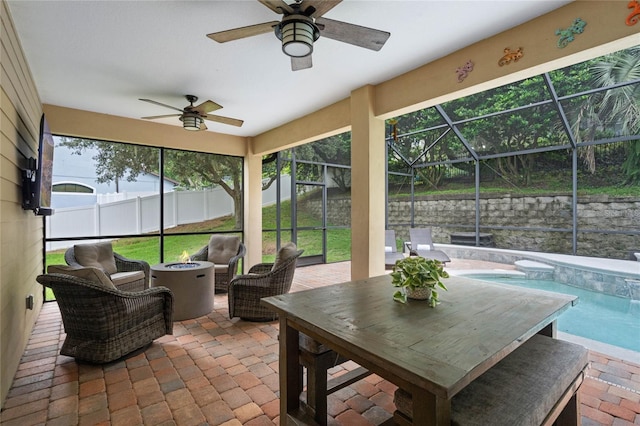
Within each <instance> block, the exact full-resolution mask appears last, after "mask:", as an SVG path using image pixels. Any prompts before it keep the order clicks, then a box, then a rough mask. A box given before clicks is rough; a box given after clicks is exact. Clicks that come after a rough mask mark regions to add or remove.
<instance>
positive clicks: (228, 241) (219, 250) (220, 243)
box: [207, 235, 240, 264]
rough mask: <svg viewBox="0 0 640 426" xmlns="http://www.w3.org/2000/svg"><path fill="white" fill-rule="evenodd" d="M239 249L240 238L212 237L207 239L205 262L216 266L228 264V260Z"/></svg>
mask: <svg viewBox="0 0 640 426" xmlns="http://www.w3.org/2000/svg"><path fill="white" fill-rule="evenodd" d="M239 248H240V238H238V237H236V236H234V235H212V236H211V238H209V247H208V250H209V253H208V257H207V260H208V261H209V262H213V263H216V264H217V263H222V264H228V263H229V260H230V259H231V258H232V257H233V256H235V255H236V254H238V249H239Z"/></svg>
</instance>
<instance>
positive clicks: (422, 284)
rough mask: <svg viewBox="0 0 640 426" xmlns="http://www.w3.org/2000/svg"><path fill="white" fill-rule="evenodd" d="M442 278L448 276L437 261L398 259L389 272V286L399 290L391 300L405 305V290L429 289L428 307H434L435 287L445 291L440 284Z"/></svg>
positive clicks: (414, 258)
mask: <svg viewBox="0 0 640 426" xmlns="http://www.w3.org/2000/svg"><path fill="white" fill-rule="evenodd" d="M443 278H449V274H448V273H447V271H445V270H444V265H443V264H442V262H440V261H439V260H434V259H425V258H424V257H420V256H410V257H406V258H404V259H400V260H398V261H397V262H396V263H395V265H393V270H392V272H391V284H393V286H394V287H400V288H401V290H398V291H396V292H395V293H394V294H393V300H395V301H397V302H401V303H406V302H407V290H415V289H418V288H430V289H431V298H430V299H429V306H431V307H435V306H436V305H437V304H438V303H439V299H438V292H437V291H436V287H439V288H441V289H443V290H447V287H446V286H445V285H444V283H443V282H442V279H443Z"/></svg>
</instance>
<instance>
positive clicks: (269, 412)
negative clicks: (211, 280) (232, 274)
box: [0, 259, 640, 426]
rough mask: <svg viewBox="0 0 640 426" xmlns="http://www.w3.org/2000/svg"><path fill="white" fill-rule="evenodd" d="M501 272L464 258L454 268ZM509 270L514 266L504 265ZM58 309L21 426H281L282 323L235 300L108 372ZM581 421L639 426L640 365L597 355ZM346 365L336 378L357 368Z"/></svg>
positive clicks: (363, 399)
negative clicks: (67, 343) (64, 350)
mask: <svg viewBox="0 0 640 426" xmlns="http://www.w3.org/2000/svg"><path fill="white" fill-rule="evenodd" d="M487 266H488V267H492V266H494V265H487V264H486V263H483V264H482V265H479V264H478V263H474V262H472V261H471V262H470V261H458V260H456V259H454V260H453V262H452V263H451V264H450V265H449V266H448V267H449V268H452V267H455V268H472V269H481V268H482V267H487ZM498 267H500V268H503V269H504V268H509V266H508V265H498ZM349 274H350V264H349V263H348V262H344V263H337V264H332V265H318V266H307V267H303V268H298V269H297V271H296V277H295V280H294V286H293V289H292V291H298V290H302V289H306V288H313V287H318V286H324V285H328V284H333V283H337V282H342V281H346V280H349ZM63 340H64V328H63V325H62V319H61V317H60V311H59V310H58V306H57V304H56V303H46V304H45V306H44V307H43V308H42V311H41V313H40V316H39V318H38V321H37V323H36V325H35V328H34V330H33V333H32V335H31V338H30V340H29V343H28V345H27V348H26V350H25V352H24V355H23V357H22V359H21V361H20V366H19V368H18V371H17V373H16V375H15V377H14V379H13V384H12V386H11V389H10V391H9V394H8V397H7V399H6V401H5V403H4V407H3V408H2V413H1V414H0V423H1V424H2V425H4V426H11V425H19V426H28V425H36V424H38V425H41V424H47V425H75V424H78V425H138V424H145V425H206V424H208V425H226V426H232V425H241V424H244V425H272V424H279V420H280V419H279V405H278V404H279V400H278V323H277V321H274V322H269V323H251V322H245V321H241V320H239V319H237V318H236V319H234V320H230V319H229V318H228V310H227V298H226V295H216V297H215V309H214V311H213V312H211V313H210V314H209V315H207V316H203V317H200V318H196V319H193V320H187V321H182V322H176V323H175V325H174V334H173V335H171V336H165V337H163V338H161V339H158V340H156V341H155V342H154V343H153V344H151V345H150V346H148V347H146V348H144V350H141V351H138V352H137V353H134V354H132V355H131V356H129V357H126V358H125V359H123V360H119V361H116V362H113V363H110V364H106V365H90V364H79V363H76V362H75V361H74V359H73V358H69V357H66V356H62V355H60V354H59V349H60V346H61V344H62V341H63ZM590 360H591V367H590V369H589V372H588V376H587V378H586V380H585V382H584V384H583V386H582V388H581V391H580V398H581V402H582V407H581V410H582V411H581V414H582V424H583V425H585V426H591V425H616V426H622V425H640V365H637V364H634V363H631V362H628V361H624V360H620V359H615V358H612V357H610V356H606V355H603V354H600V353H595V352H591V353H590ZM356 367H357V365H355V363H353V362H347V363H345V364H343V365H339V366H336V367H334V368H332V369H331V370H329V373H330V374H331V375H332V376H337V375H340V374H344V373H345V372H346V371H348V370H350V369H353V368H356ZM395 389H396V387H395V386H394V385H393V384H391V383H389V382H387V381H385V380H383V379H382V378H380V377H378V376H376V375H371V376H369V377H367V378H365V379H363V380H361V381H359V382H356V383H354V384H352V385H351V386H349V387H347V388H344V389H342V390H340V391H338V392H336V393H334V394H332V395H330V396H329V398H328V399H329V400H328V414H329V424H330V425H378V424H381V423H382V422H384V421H385V420H387V419H389V418H390V417H391V413H392V412H393V410H394V408H395V407H394V405H393V392H394V391H395Z"/></svg>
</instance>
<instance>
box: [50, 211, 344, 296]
mask: <svg viewBox="0 0 640 426" xmlns="http://www.w3.org/2000/svg"><path fill="white" fill-rule="evenodd" d="M289 209H290V202H283V203H282V207H281V211H282V212H283V214H282V216H281V221H282V225H281V227H282V228H283V232H282V237H281V238H282V242H283V243H284V242H286V241H289V240H290V235H291V233H290V228H291V220H290V214H289ZM285 212H286V213H285ZM262 220H263V228H264V229H275V228H276V208H275V206H269V207H265V208H264V209H263V219H262ZM315 225H317V219H316V218H315V217H313V216H311V215H309V214H305V213H304V212H298V226H299V227H309V226H315ZM234 226H235V221H234V218H233V217H231V216H229V217H225V218H218V219H214V220H209V221H204V222H199V223H194V224H188V225H181V226H178V227H176V228H172V229H170V230H168V231H167V232H166V233H165V238H164V253H165V255H164V261H165V262H172V261H178V260H179V259H180V256H181V254H182V253H183V252H184V251H186V252H187V253H188V254H189V255H193V254H195V253H196V252H197V251H198V250H200V249H201V248H202V247H204V246H205V245H206V244H207V243H208V242H209V236H210V235H211V234H213V233H216V232H220V231H231V230H233V229H234ZM186 232H206V234H202V235H172V234H176V233H186ZM238 235H240V236H241V233H238ZM80 243H81V242H80ZM112 244H113V250H114V251H115V252H117V253H118V254H121V255H122V256H124V257H127V258H130V259H140V260H146V261H147V262H149V264H150V265H154V264H157V263H159V262H160V238H159V237H157V236H152V237H143V238H140V237H136V238H119V239H116V240H113V241H112ZM298 247H299V248H301V249H304V250H305V252H304V254H303V256H307V255H315V254H321V253H322V232H320V231H299V232H298ZM65 251H66V249H60V250H53V251H49V252H47V258H46V261H47V265H64V264H66V262H65V261H64V252H65ZM262 253H263V255H262V261H263V262H273V260H274V259H275V254H276V234H275V232H263V236H262ZM350 258H351V230H350V229H329V230H328V231H327V261H328V262H340V261H344V260H349V259H350ZM46 300H53V294H51V290H50V289H47V294H46Z"/></svg>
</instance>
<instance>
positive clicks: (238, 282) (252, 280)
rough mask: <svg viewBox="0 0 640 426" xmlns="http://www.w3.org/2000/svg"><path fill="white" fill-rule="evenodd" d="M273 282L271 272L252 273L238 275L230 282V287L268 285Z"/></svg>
mask: <svg viewBox="0 0 640 426" xmlns="http://www.w3.org/2000/svg"><path fill="white" fill-rule="evenodd" d="M270 282H271V276H270V275H269V274H251V275H237V276H235V277H234V278H233V279H232V280H231V282H230V283H229V288H231V287H234V288H240V287H247V286H251V287H268V286H269V283H270Z"/></svg>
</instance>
